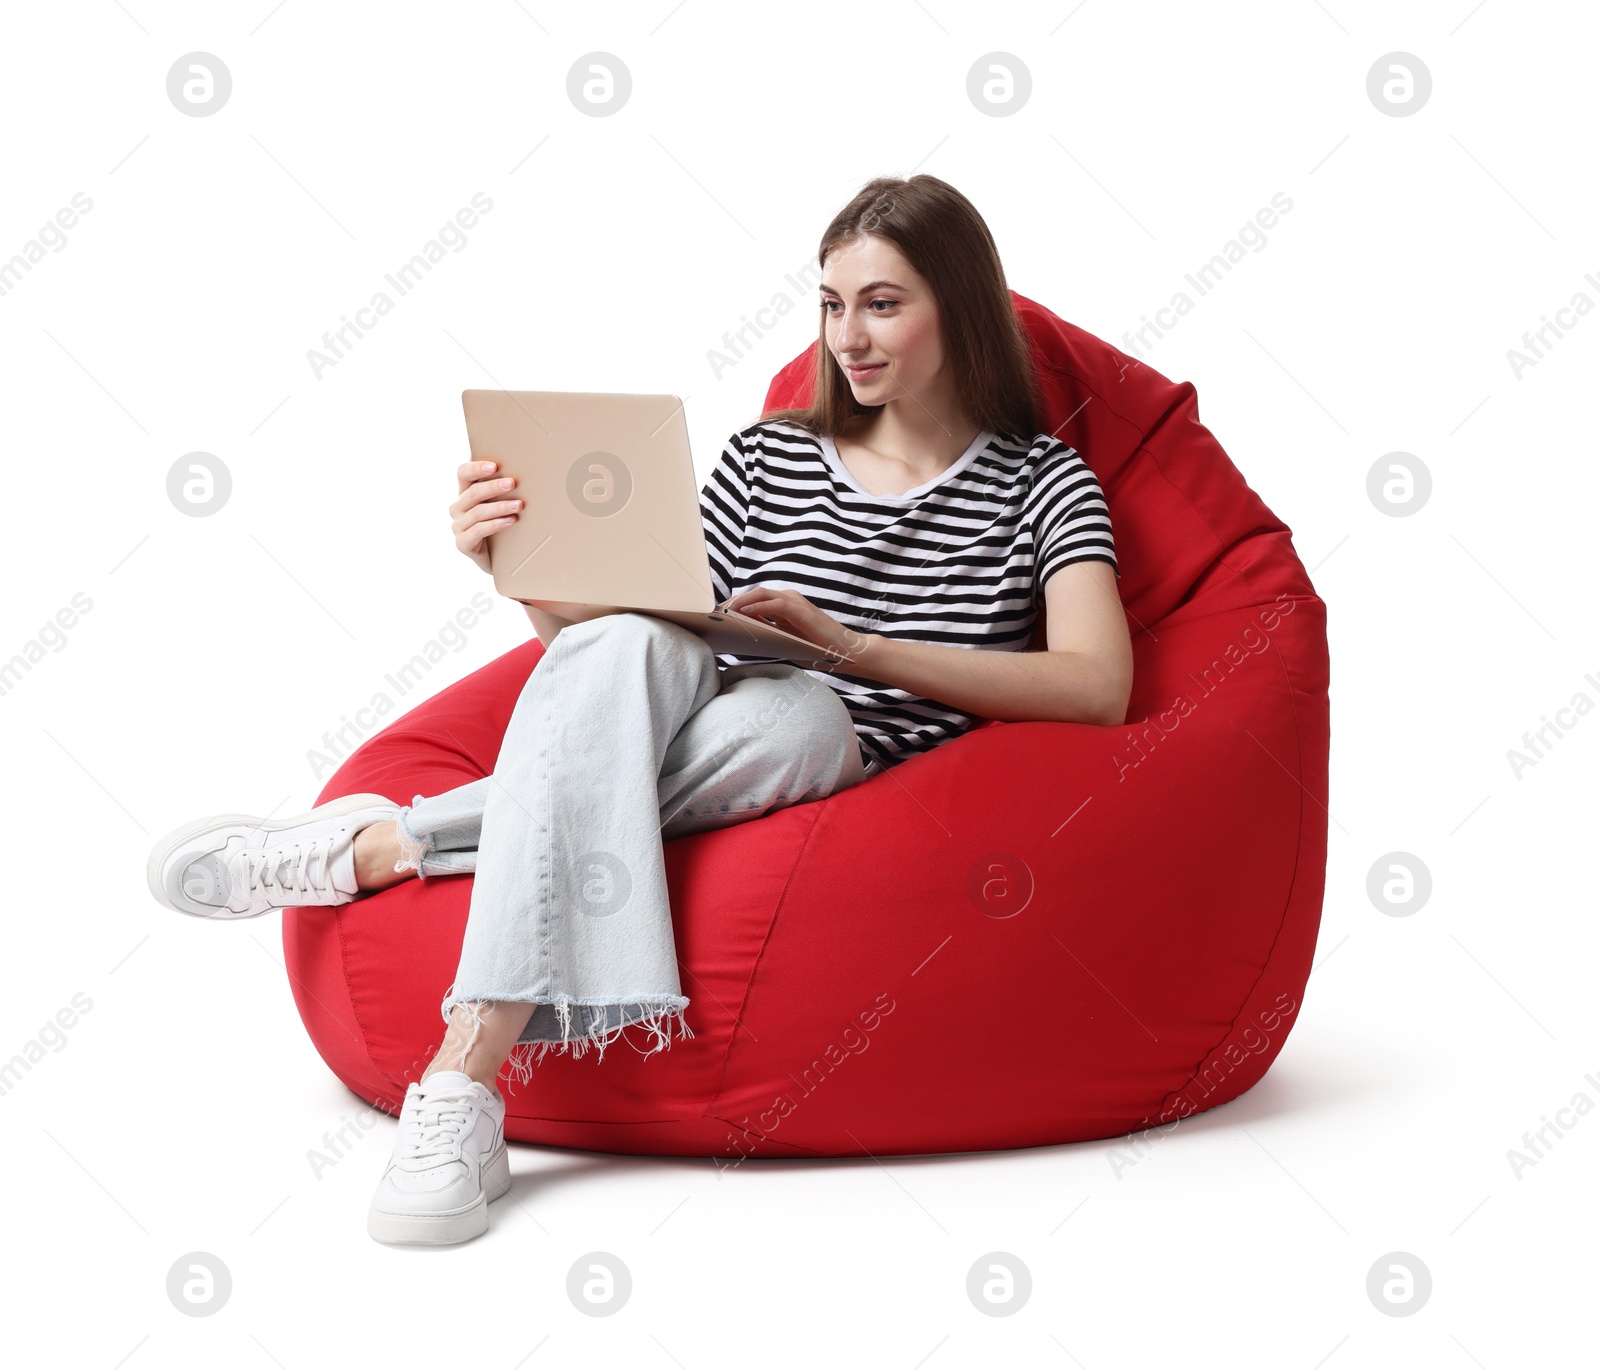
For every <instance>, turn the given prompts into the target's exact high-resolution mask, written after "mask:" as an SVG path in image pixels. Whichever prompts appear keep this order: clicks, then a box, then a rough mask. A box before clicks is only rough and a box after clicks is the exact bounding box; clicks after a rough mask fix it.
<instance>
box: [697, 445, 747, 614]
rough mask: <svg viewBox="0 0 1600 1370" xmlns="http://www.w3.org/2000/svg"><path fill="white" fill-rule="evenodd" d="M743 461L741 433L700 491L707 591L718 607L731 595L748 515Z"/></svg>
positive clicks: (726, 448)
mask: <svg viewBox="0 0 1600 1370" xmlns="http://www.w3.org/2000/svg"><path fill="white" fill-rule="evenodd" d="M745 461H746V453H745V446H744V438H743V434H742V433H735V434H734V435H733V436H732V437H731V438H729V439H728V444H727V446H726V447H724V448H723V449H722V455H721V456H719V457H718V458H717V464H716V465H715V466H714V467H713V468H712V470H711V475H710V476H709V477H707V479H706V483H705V485H704V486H703V487H702V488H701V490H700V522H701V524H702V526H703V527H704V528H705V533H706V556H707V558H708V560H709V561H710V562H711V589H712V592H713V593H714V594H715V596H716V602H717V603H718V604H721V603H722V601H723V600H725V599H727V598H729V596H731V595H732V594H733V578H734V574H735V572H736V569H737V567H738V564H739V552H740V550H741V549H742V548H743V546H744V528H745V521H746V519H747V518H748V517H749V514H750V483H749V479H748V477H747V476H746V473H745V471H746V468H745Z"/></svg>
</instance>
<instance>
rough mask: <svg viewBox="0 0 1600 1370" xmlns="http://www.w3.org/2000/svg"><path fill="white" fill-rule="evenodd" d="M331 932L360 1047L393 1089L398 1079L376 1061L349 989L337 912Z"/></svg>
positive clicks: (343, 944) (342, 921)
mask: <svg viewBox="0 0 1600 1370" xmlns="http://www.w3.org/2000/svg"><path fill="white" fill-rule="evenodd" d="M333 932H334V936H335V937H336V938H337V939H338V942H339V971H340V975H341V977H342V978H343V980H344V983H345V992H346V993H347V994H349V996H350V1017H351V1018H352V1019H353V1020H354V1022H355V1025H356V1031H357V1032H359V1033H360V1034H361V1049H362V1051H364V1052H366V1054H367V1063H368V1064H369V1065H370V1066H371V1067H372V1069H373V1072H374V1073H375V1074H376V1075H377V1077H378V1078H379V1079H380V1080H384V1081H387V1082H388V1085H389V1088H390V1089H394V1088H395V1087H396V1086H397V1084H398V1081H396V1080H395V1078H394V1077H393V1076H392V1075H390V1074H389V1072H388V1071H387V1070H385V1069H384V1068H383V1067H382V1066H380V1065H379V1064H378V1062H377V1058H376V1057H374V1056H373V1054H372V1044H371V1042H370V1041H368V1039H367V1025H366V1024H365V1023H363V1022H362V1021H361V1009H360V1008H359V1006H358V1005H357V1004H356V996H355V991H354V990H352V989H350V958H349V957H348V956H347V955H346V954H345V941H344V919H342V918H340V917H339V915H338V914H334V915H333Z"/></svg>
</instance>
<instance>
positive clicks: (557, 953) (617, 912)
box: [398, 613, 878, 1082]
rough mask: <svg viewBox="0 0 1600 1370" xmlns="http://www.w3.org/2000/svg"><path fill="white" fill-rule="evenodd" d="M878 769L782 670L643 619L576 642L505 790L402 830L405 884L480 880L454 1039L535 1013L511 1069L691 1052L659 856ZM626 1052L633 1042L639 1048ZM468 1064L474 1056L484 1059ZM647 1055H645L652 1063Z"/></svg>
mask: <svg viewBox="0 0 1600 1370" xmlns="http://www.w3.org/2000/svg"><path fill="white" fill-rule="evenodd" d="M877 769H878V767H877V764H876V763H874V764H873V766H872V767H871V768H870V770H869V769H867V768H864V767H863V764H862V756H861V751H860V747H859V745H858V743H857V741H856V735H855V728H854V725H853V724H852V722H851V718H850V713H849V711H848V710H847V709H846V708H845V706H844V703H843V701H842V700H841V699H840V698H839V696H838V695H837V694H836V693H835V692H834V691H833V690H832V689H831V688H829V686H827V685H826V684H824V683H823V682H821V681H820V680H817V679H816V678H814V677H813V676H811V675H809V674H808V673H807V672H806V671H805V670H803V669H802V668H801V667H799V666H795V665H791V664H790V663H788V662H783V661H762V662H748V663H743V664H741V665H737V666H728V667H724V666H722V665H721V664H720V663H719V662H718V661H717V659H716V657H715V655H714V654H713V652H712V649H711V647H710V646H709V645H708V644H707V643H706V642H705V641H704V640H703V639H701V638H699V637H696V636H695V635H694V634H693V633H691V632H690V631H689V630H688V629H686V628H682V627H680V626H679V625H677V624H675V623H670V622H668V621H667V620H665V619H659V618H654V617H651V616H650V615H648V614H639V613H620V614H608V615H604V616H602V617H600V618H595V619H589V620H586V621H585V622H582V623H575V624H572V625H571V626H570V627H566V628H563V629H562V630H561V632H560V634H559V635H558V636H557V637H556V638H555V640H554V641H553V642H552V643H551V644H550V646H549V648H548V649H547V650H546V651H545V654H544V656H542V657H541V658H540V660H539V664H538V666H537V667H535V668H534V671H533V674H532V675H531V676H529V677H528V682H527V684H526V685H525V686H524V687H523V690H522V694H521V695H520V697H519V698H518V700H517V704H516V708H515V709H514V710H513V712H512V715H511V722H510V724H509V726H508V727H507V729H506V734H505V740H504V742H503V743H502V744H501V748H500V755H499V759H498V760H497V761H496V763H495V769H494V774H493V775H491V776H488V777H486V778H485V779H483V780H478V781H474V782H473V783H471V784H469V785H463V786H461V787H460V788H459V789H454V790H450V791H448V792H446V793H444V794H440V795H435V796H433V797H432V798H423V797H422V796H421V795H418V796H417V797H416V799H414V800H413V801H412V804H411V807H410V808H403V809H401V810H400V814H399V820H398V821H399V835H400V844H401V849H402V852H403V859H402V863H401V865H402V867H404V866H407V865H411V866H414V867H415V868H416V870H417V873H418V875H419V876H420V877H421V878H423V879H432V878H436V877H440V876H449V875H460V874H464V873H466V872H474V873H475V879H474V884H473V889H472V902H471V907H470V911H469V913H468V917H467V929H466V935H465V938H464V940H463V943H462V947H461V961H460V964H459V966H458V968H457V970H456V979H455V983H454V984H453V985H452V986H451V987H450V990H449V992H448V993H447V994H446V995H445V998H444V1002H443V1004H442V1005H441V1012H442V1014H443V1016H444V1018H445V1021H446V1022H447V1023H448V1022H449V1019H450V1012H451V1009H452V1008H453V1007H454V1005H456V1004H458V1003H460V1004H463V1005H465V1006H466V1009H467V1012H468V1013H469V1014H470V1015H471V1016H472V1021H473V1024H474V1029H473V1032H472V1034H471V1038H472V1040H473V1041H475V1040H476V1038H477V1029H478V1027H481V1018H480V1017H479V1014H480V1013H481V1012H482V1010H483V1006H484V1005H485V1004H487V1003H490V1002H493V1001H497V1000H505V1001H515V1002H518V1003H532V1004H534V1005H536V1006H537V1007H535V1009H534V1011H533V1016H532V1017H531V1018H530V1019H529V1020H528V1025H527V1027H526V1028H524V1029H523V1031H522V1035H521V1037H520V1038H519V1039H518V1041H517V1044H516V1046H515V1047H514V1048H513V1050H512V1053H511V1065H512V1071H513V1074H514V1075H515V1076H516V1077H517V1078H518V1079H519V1081H523V1082H525V1081H526V1080H527V1078H528V1076H529V1075H530V1074H531V1073H532V1066H533V1063H534V1062H536V1061H539V1060H542V1059H543V1057H544V1054H545V1053H546V1052H547V1051H558V1052H559V1051H570V1052H571V1053H572V1054H573V1055H582V1054H583V1052H584V1051H585V1050H586V1049H587V1048H588V1047H589V1046H591V1045H593V1046H596V1047H598V1048H599V1051H600V1055H601V1057H602V1058H603V1056H604V1054H605V1048H606V1046H607V1045H608V1044H609V1043H610V1042H612V1041H613V1040H615V1039H616V1038H617V1037H619V1036H621V1035H622V1033H623V1029H624V1028H626V1027H628V1026H630V1025H632V1024H636V1023H637V1024H642V1025H643V1026H644V1027H645V1028H646V1030H647V1031H649V1032H650V1033H652V1034H653V1035H654V1036H653V1040H654V1043H655V1045H654V1046H653V1047H652V1051H657V1050H661V1049H663V1048H665V1047H666V1046H667V1045H668V1044H669V1043H670V1041H671V1035H672V1033H671V1028H672V1024H673V1022H674V1021H676V1023H677V1025H678V1035H679V1037H680V1038H683V1037H691V1036H693V1033H692V1032H690V1031H689V1028H688V1024H687V1023H686V1022H685V1021H684V1010H685V1009H686V1008H687V1007H688V1005H689V1000H688V999H687V998H686V997H685V996H684V994H683V993H682V988H681V986H680V984H679V979H678V962H677V954H676V948H675V946H674V942H673V935H672V915H671V909H670V906H669V904H668V899H667V878H666V863H665V857H664V855H663V852H662V842H663V841H665V840H669V839H671V838H674V837H682V836H685V835H687V834H690V833H697V832H704V831H707V830H709V829H712V828H723V827H728V826H731V825H732V824H735V823H742V822H746V821H747V820H749V819H753V818H759V817H761V816H762V815H763V814H767V813H770V812H772V811H773V810H775V809H779V808H783V807H785V806H787V805H790V804H803V803H807V802H809V801H812V800H817V799H823V798H826V797H827V796H828V795H830V794H835V793H837V792H838V791H840V790H843V789H847V788H849V787H850V786H851V785H854V784H857V783H858V782H860V781H861V780H864V779H865V778H866V777H867V775H868V774H871V773H876V771H877ZM624 1040H626V1039H624ZM468 1045H469V1047H470V1042H469V1044H468ZM650 1054H651V1052H650V1051H647V1052H646V1053H645V1055H647V1056H648V1055H650Z"/></svg>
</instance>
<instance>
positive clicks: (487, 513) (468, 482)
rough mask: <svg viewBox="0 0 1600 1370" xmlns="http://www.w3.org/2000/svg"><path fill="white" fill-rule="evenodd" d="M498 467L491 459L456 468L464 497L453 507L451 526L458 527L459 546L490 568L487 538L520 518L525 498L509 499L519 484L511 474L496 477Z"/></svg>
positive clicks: (485, 568) (457, 541)
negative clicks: (518, 515)
mask: <svg viewBox="0 0 1600 1370" xmlns="http://www.w3.org/2000/svg"><path fill="white" fill-rule="evenodd" d="M497 470H499V467H498V466H497V465H496V464H495V463H494V462H492V461H469V462H467V463H466V464H465V465H464V466H462V467H460V468H459V469H458V470H457V471H456V479H457V480H458V481H459V483H460V485H461V497H460V498H459V499H458V500H456V502H455V503H454V504H452V505H451V506H450V520H451V523H450V526H451V527H452V528H453V529H455V534H456V546H457V547H459V548H460V549H461V550H462V551H463V552H465V553H466V554H467V555H468V556H469V557H471V558H472V559H473V561H475V562H477V563H478V565H479V566H481V567H482V568H483V569H484V570H485V571H487V570H488V569H489V547H488V538H489V535H490V534H491V533H498V532H499V531H500V530H501V529H502V528H509V527H510V526H511V525H512V524H513V523H515V522H516V521H517V514H518V513H519V512H521V509H522V501H521V500H520V499H512V498H510V492H511V490H512V489H513V488H514V487H515V486H516V483H517V482H516V479H515V477H512V476H496V475H495V472H496V471H497Z"/></svg>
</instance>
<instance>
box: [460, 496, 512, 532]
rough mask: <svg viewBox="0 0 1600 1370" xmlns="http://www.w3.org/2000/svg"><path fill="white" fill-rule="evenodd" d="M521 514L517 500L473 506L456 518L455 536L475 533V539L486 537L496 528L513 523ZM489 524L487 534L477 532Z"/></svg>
mask: <svg viewBox="0 0 1600 1370" xmlns="http://www.w3.org/2000/svg"><path fill="white" fill-rule="evenodd" d="M521 512H522V501H521V500H519V499H508V500H498V501H496V502H495V503H493V504H475V505H473V506H472V508H470V509H468V510H466V511H465V512H464V513H462V514H460V515H458V516H457V517H456V519H455V530H456V532H457V534H468V533H474V532H476V536H477V537H479V538H482V537H486V536H488V533H492V532H494V531H495V530H496V529H498V528H504V527H505V526H506V525H507V524H511V523H515V522H516V521H517V515H518V514H520V513H521ZM489 524H492V525H493V527H490V528H488V530H487V532H484V531H479V530H483V529H484V527H485V525H489Z"/></svg>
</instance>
